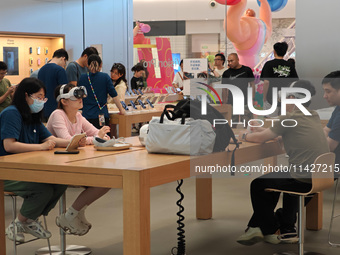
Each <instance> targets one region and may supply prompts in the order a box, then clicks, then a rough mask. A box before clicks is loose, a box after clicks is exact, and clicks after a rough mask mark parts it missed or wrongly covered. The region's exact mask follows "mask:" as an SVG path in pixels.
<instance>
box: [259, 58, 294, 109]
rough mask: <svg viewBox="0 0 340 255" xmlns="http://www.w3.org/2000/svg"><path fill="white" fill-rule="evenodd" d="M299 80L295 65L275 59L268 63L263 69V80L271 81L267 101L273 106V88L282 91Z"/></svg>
mask: <svg viewBox="0 0 340 255" xmlns="http://www.w3.org/2000/svg"><path fill="white" fill-rule="evenodd" d="M298 78H299V76H298V74H297V73H296V70H295V65H294V64H293V63H291V62H288V61H286V60H284V59H273V60H270V61H268V62H266V63H265V64H264V66H263V68H262V73H261V80H268V81H269V88H268V93H267V101H268V103H270V104H272V98H273V87H275V88H278V89H277V90H278V91H279V90H281V88H282V87H289V85H290V84H291V83H292V82H293V81H296V80H297V79H298Z"/></svg>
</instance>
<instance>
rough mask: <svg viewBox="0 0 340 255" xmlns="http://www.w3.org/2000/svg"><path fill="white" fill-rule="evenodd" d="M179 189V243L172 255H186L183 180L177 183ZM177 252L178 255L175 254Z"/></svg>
mask: <svg viewBox="0 0 340 255" xmlns="http://www.w3.org/2000/svg"><path fill="white" fill-rule="evenodd" d="M177 184H178V185H177V188H176V191H177V192H178V194H179V195H180V196H181V198H180V199H179V200H178V201H177V202H176V204H177V206H178V207H179V210H178V212H177V216H178V220H177V224H178V227H177V230H178V233H177V235H178V238H177V240H178V242H177V247H174V248H172V249H171V254H172V255H185V235H184V233H185V231H184V226H185V225H184V223H183V221H184V219H185V217H184V216H183V215H182V213H183V212H184V207H183V206H182V201H183V199H184V194H183V193H182V192H181V186H182V184H183V179H181V180H179V181H177ZM176 251H177V253H175V252H176Z"/></svg>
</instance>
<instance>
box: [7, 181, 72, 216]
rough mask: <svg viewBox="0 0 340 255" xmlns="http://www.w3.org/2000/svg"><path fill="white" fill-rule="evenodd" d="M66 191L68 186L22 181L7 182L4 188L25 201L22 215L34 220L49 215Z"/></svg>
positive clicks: (21, 210) (21, 211)
mask: <svg viewBox="0 0 340 255" xmlns="http://www.w3.org/2000/svg"><path fill="white" fill-rule="evenodd" d="M66 189H67V186H66V185H60V184H48V183H35V182H21V181H5V188H4V190H5V191H10V192H13V193H14V194H16V195H18V196H20V197H22V198H23V199H24V202H23V204H22V206H21V209H20V213H21V215H23V216H24V217H27V218H29V219H32V220H35V219H37V218H38V217H39V216H40V215H45V216H46V215H48V213H49V212H50V211H51V210H52V209H53V208H54V207H55V205H56V204H57V202H58V200H59V198H60V197H61V196H62V195H63V194H64V192H65V190H66Z"/></svg>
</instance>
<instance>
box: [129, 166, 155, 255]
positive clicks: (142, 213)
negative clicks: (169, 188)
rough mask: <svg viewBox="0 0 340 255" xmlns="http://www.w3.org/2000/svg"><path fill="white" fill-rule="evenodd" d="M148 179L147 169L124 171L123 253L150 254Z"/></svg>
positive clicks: (131, 254) (133, 254) (130, 254)
mask: <svg viewBox="0 0 340 255" xmlns="http://www.w3.org/2000/svg"><path fill="white" fill-rule="evenodd" d="M149 181H150V179H149V172H148V171H141V172H138V171H127V173H124V176H123V223H124V240H123V247H124V255H150V252H151V251H150V243H151V241H150V182H149Z"/></svg>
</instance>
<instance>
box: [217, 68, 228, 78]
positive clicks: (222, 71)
mask: <svg viewBox="0 0 340 255" xmlns="http://www.w3.org/2000/svg"><path fill="white" fill-rule="evenodd" d="M227 69H228V68H226V67H223V69H221V70H218V69H217V68H215V72H217V73H218V74H219V75H220V76H219V77H221V76H222V75H223V73H224V71H225V70H227Z"/></svg>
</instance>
